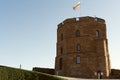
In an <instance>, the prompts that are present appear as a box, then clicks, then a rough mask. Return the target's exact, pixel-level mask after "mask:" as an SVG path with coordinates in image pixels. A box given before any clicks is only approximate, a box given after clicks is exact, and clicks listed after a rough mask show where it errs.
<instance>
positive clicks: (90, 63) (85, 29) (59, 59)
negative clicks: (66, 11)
mask: <svg viewBox="0 0 120 80" xmlns="http://www.w3.org/2000/svg"><path fill="white" fill-rule="evenodd" d="M56 45H57V54H56V59H55V74H56V75H60V76H69V77H80V78H107V77H109V74H110V72H111V66H110V59H109V51H108V40H107V35H106V24H105V20H104V19H101V18H97V17H89V16H86V17H78V18H70V19H66V20H65V21H63V22H62V23H60V24H59V25H58V29H57V44H56Z"/></svg>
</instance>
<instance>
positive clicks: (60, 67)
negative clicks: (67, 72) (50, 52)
mask: <svg viewBox="0 0 120 80" xmlns="http://www.w3.org/2000/svg"><path fill="white" fill-rule="evenodd" d="M59 69H60V70H61V69H62V58H60V60H59Z"/></svg>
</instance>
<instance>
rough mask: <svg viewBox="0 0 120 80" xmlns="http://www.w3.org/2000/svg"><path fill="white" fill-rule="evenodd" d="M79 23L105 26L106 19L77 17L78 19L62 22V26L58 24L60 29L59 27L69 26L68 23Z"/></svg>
mask: <svg viewBox="0 0 120 80" xmlns="http://www.w3.org/2000/svg"><path fill="white" fill-rule="evenodd" d="M77 22H80V23H82V22H86V23H93V22H94V23H103V24H105V20H104V19H101V18H98V17H90V16H86V17H76V18H69V19H66V20H64V21H63V22H61V23H60V24H58V27H59V26H63V25H64V24H67V23H77Z"/></svg>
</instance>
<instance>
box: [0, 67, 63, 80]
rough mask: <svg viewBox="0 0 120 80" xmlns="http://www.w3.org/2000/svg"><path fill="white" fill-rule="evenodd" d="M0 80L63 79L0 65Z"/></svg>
mask: <svg viewBox="0 0 120 80" xmlns="http://www.w3.org/2000/svg"><path fill="white" fill-rule="evenodd" d="M0 80H65V79H62V78H59V77H57V76H53V75H49V74H45V73H40V72H34V71H28V70H23V69H18V68H11V67H6V66H0Z"/></svg>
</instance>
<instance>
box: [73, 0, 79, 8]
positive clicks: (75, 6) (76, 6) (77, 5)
mask: <svg viewBox="0 0 120 80" xmlns="http://www.w3.org/2000/svg"><path fill="white" fill-rule="evenodd" d="M79 7H80V2H78V3H77V4H75V5H74V6H73V10H77V9H78V8H79Z"/></svg>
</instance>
